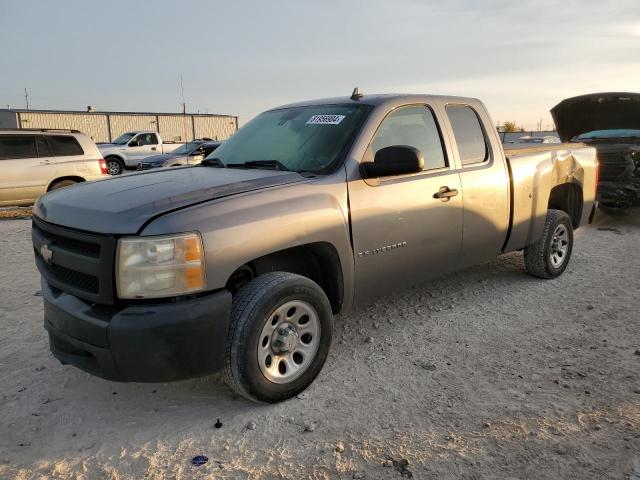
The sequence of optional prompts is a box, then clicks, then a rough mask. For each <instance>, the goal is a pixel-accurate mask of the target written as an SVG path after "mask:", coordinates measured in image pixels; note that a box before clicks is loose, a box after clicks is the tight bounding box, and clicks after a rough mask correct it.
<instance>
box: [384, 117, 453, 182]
mask: <svg viewBox="0 0 640 480" xmlns="http://www.w3.org/2000/svg"><path fill="white" fill-rule="evenodd" d="M394 145H407V146H410V147H414V148H417V149H418V150H420V153H422V156H423V157H424V170H434V169H437V168H444V167H446V166H447V159H446V156H445V153H444V149H443V147H442V137H441V135H440V130H439V128H438V124H437V123H436V119H435V117H434V115H433V112H432V111H431V109H430V108H429V107H426V106H424V105H419V106H418V105H416V106H411V107H402V108H399V109H397V110H395V111H394V112H392V113H390V114H389V115H388V116H387V118H385V119H384V120H383V122H382V124H381V125H380V127H379V128H378V131H377V132H376V135H375V137H374V138H373V141H372V142H371V149H372V150H373V155H374V156H375V154H376V152H377V151H378V150H380V149H382V148H385V147H391V146H394Z"/></svg>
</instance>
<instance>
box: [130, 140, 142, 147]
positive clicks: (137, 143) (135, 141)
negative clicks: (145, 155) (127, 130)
mask: <svg viewBox="0 0 640 480" xmlns="http://www.w3.org/2000/svg"><path fill="white" fill-rule="evenodd" d="M129 146H130V147H139V146H140V142H139V141H138V140H131V141H130V142H129Z"/></svg>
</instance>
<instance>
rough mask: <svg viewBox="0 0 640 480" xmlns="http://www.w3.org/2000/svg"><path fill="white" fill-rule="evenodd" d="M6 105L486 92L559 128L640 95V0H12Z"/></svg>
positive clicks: (195, 105)
mask: <svg viewBox="0 0 640 480" xmlns="http://www.w3.org/2000/svg"><path fill="white" fill-rule="evenodd" d="M0 69H1V73H0V108H5V107H6V106H7V105H10V106H11V107H14V108H23V107H25V98H24V89H25V88H26V89H27V91H28V94H29V103H30V106H31V108H41V109H49V108H52V109H75V110H84V109H85V108H86V106H87V105H92V106H93V107H94V108H95V109H96V110H109V111H114V110H116V111H117V110H123V111H158V112H165V111H166V112H178V111H181V102H182V90H181V86H180V83H181V78H182V84H183V87H184V100H185V102H186V105H187V110H188V111H190V112H197V111H200V112H202V113H204V112H208V113H223V114H233V115H238V116H239V117H240V122H241V124H242V123H244V122H246V121H247V120H249V119H251V118H252V117H253V116H255V115H257V114H258V113H260V112H261V111H263V110H265V109H268V108H271V107H273V106H276V105H280V104H284V103H289V102H294V101H299V100H305V99H313V98H322V97H332V96H340V95H350V94H351V91H352V90H353V88H354V87H355V86H358V87H359V88H360V90H361V91H362V92H364V93H365V94H366V93H431V94H446V95H462V96H473V97H477V98H480V99H482V100H483V101H484V102H485V104H486V105H487V107H488V108H489V111H490V113H491V115H492V117H493V120H494V121H495V122H496V123H498V122H499V123H502V122H504V121H507V120H509V121H515V122H516V123H517V124H518V125H519V126H523V127H524V128H526V129H533V128H535V127H536V125H537V124H538V122H540V121H542V126H543V128H544V129H546V128H548V127H549V126H550V125H551V117H550V115H549V109H550V108H551V107H553V106H554V105H555V104H556V103H558V102H559V101H561V100H562V99H563V98H567V97H571V96H574V95H580V94H584V93H591V92H599V91H640V0H609V1H602V0H599V1H592V0H562V1H546V0H533V1H531V0H509V1H502V0H496V1H479V0H478V1H476V0H448V1H445V0H441V1H437V2H436V1H418V0H386V1H377V0H369V1H364V0H362V1H356V0H316V1H313V2H311V1H303V0H277V1H276V0H271V1H241V0H237V1H226V2H222V1H194V0H181V1H179V2H178V1H165V0H156V1H154V2H143V1H133V0H128V1H119V0H112V1H110V2H98V1H88V0H82V1H76V0H58V1H44V0H43V1H38V2H36V1H31V0H0Z"/></svg>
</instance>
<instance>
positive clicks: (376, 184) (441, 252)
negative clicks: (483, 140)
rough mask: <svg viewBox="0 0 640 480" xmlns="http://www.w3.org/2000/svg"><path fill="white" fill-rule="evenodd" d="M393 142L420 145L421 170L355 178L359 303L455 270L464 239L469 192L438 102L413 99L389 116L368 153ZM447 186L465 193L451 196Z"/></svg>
mask: <svg viewBox="0 0 640 480" xmlns="http://www.w3.org/2000/svg"><path fill="white" fill-rule="evenodd" d="M392 145H408V146H412V147H416V148H417V149H418V150H420V151H421V152H422V154H423V156H424V159H425V167H424V170H423V171H421V172H419V173H413V174H408V175H398V176H394V177H382V178H379V179H366V180H363V179H358V180H354V181H351V182H349V205H350V211H351V223H352V234H353V244H354V250H355V252H354V254H355V274H356V282H355V285H356V288H357V290H356V296H355V301H356V302H357V303H363V302H367V301H371V300H373V299H375V298H376V297H377V295H379V294H380V293H383V292H386V291H389V290H390V289H397V288H401V287H403V286H408V285H412V284H416V283H419V282H422V281H424V280H427V279H429V278H434V277H437V276H439V275H442V274H443V273H447V272H450V271H453V270H455V269H456V267H457V257H458V255H459V253H460V248H461V241H462V212H463V210H462V195H461V185H460V178H459V175H458V172H457V171H456V170H455V166H454V165H453V162H451V161H450V158H451V154H450V151H449V150H448V148H447V147H446V143H445V141H444V139H443V137H442V133H441V130H440V127H439V125H438V121H437V118H436V115H435V113H434V109H433V108H432V107H431V106H429V105H423V104H420V105H409V106H403V107H400V108H397V109H395V110H393V111H392V112H391V113H389V114H388V115H387V116H386V118H385V119H384V120H383V121H382V123H381V124H380V126H379V127H378V130H377V132H376V133H375V135H374V137H373V139H372V141H371V143H370V145H369V148H368V149H367V152H366V154H365V158H364V159H363V161H372V160H373V157H374V155H375V152H376V151H377V150H379V149H381V148H384V147H388V146H392ZM443 189H448V190H452V191H455V192H456V193H457V194H456V195H453V196H449V197H446V198H444V199H439V198H435V197H434V195H435V194H437V193H438V192H439V191H441V190H443Z"/></svg>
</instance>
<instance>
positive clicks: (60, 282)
mask: <svg viewBox="0 0 640 480" xmlns="http://www.w3.org/2000/svg"><path fill="white" fill-rule="evenodd" d="M31 236H32V239H33V250H34V253H35V258H36V265H37V267H38V270H39V271H40V273H41V274H42V276H43V277H44V278H45V279H46V281H47V282H48V283H49V284H50V285H53V286H54V287H56V288H57V289H59V290H62V291H63V292H66V293H70V294H71V295H74V296H77V297H79V298H83V299H85V300H90V301H93V302H96V303H103V304H111V303H113V301H114V287H113V269H114V258H115V249H116V241H117V240H116V239H115V238H114V237H109V236H106V235H97V234H92V233H86V232H81V231H77V230H72V229H68V228H64V227H59V226H57V225H52V224H49V223H46V222H43V221H42V220H40V219H39V218H37V217H35V216H34V217H33V225H32V232H31Z"/></svg>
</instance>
